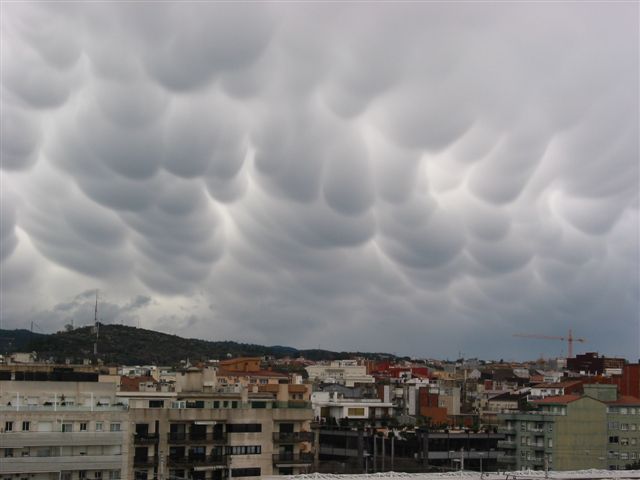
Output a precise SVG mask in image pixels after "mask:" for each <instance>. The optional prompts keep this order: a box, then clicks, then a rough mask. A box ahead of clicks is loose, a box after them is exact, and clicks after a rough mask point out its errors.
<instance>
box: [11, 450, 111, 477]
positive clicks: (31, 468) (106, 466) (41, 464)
mask: <svg viewBox="0 0 640 480" xmlns="http://www.w3.org/2000/svg"><path fill="white" fill-rule="evenodd" d="M122 461H123V458H122V455H68V456H52V457H11V458H3V459H2V461H1V462H0V474H2V475H5V474H22V473H30V474H31V473H49V472H54V473H59V472H60V471H63V470H74V471H75V470H118V469H120V468H122Z"/></svg>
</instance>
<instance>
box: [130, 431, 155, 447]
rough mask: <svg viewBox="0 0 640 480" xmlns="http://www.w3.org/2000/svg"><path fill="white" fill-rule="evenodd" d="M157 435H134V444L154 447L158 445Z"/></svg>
mask: <svg viewBox="0 0 640 480" xmlns="http://www.w3.org/2000/svg"><path fill="white" fill-rule="evenodd" d="M158 440H159V438H158V434H157V433H134V434H133V443H134V445H154V444H156V443H158Z"/></svg>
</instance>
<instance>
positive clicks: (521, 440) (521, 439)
mask: <svg viewBox="0 0 640 480" xmlns="http://www.w3.org/2000/svg"><path fill="white" fill-rule="evenodd" d="M526 444H527V437H520V445H526Z"/></svg>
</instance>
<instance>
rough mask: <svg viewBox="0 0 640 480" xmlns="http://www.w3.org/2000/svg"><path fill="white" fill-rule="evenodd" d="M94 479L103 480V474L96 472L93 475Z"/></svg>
mask: <svg viewBox="0 0 640 480" xmlns="http://www.w3.org/2000/svg"><path fill="white" fill-rule="evenodd" d="M93 478H95V479H97V480H102V472H94V473H93Z"/></svg>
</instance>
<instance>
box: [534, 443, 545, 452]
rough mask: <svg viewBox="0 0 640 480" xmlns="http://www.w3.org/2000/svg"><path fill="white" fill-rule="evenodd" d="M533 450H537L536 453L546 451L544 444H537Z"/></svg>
mask: <svg viewBox="0 0 640 480" xmlns="http://www.w3.org/2000/svg"><path fill="white" fill-rule="evenodd" d="M531 448H532V449H534V450H536V451H542V450H544V444H540V443H539V444H536V445H531Z"/></svg>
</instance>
